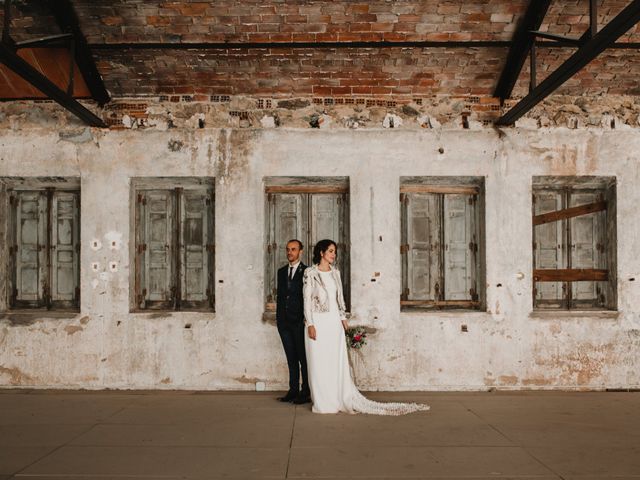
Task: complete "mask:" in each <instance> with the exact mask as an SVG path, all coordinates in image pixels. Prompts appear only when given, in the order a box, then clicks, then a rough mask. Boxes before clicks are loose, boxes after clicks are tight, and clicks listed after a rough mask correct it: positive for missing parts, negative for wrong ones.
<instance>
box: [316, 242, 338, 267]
mask: <svg viewBox="0 0 640 480" xmlns="http://www.w3.org/2000/svg"><path fill="white" fill-rule="evenodd" d="M331 245H333V246H334V247H336V255H337V254H338V245H337V244H336V242H334V241H333V240H329V239H328V238H327V239H324V240H320V241H319V242H318V243H316V244H315V245H314V247H313V263H314V264H315V265H318V264H319V263H320V259H322V256H321V255H320V254H321V253H324V252H326V251H327V250H328V249H329V247H330V246H331Z"/></svg>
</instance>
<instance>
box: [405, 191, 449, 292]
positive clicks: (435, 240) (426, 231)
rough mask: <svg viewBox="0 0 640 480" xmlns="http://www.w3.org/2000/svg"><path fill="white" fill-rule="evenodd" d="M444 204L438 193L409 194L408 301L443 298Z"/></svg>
mask: <svg viewBox="0 0 640 480" xmlns="http://www.w3.org/2000/svg"><path fill="white" fill-rule="evenodd" d="M440 203H441V202H440V196H439V195H437V194H431V193H412V194H407V241H408V254H407V255H408V259H407V288H408V290H409V291H408V295H407V299H408V300H424V301H431V300H439V299H440V297H441V293H442V280H441V279H440V270H441V254H440V253H441V252H440V250H441V248H440V229H441V225H440V223H441V222H440Z"/></svg>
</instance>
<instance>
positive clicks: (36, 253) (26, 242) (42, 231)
mask: <svg viewBox="0 0 640 480" xmlns="http://www.w3.org/2000/svg"><path fill="white" fill-rule="evenodd" d="M15 200H16V201H15V203H16V205H15V208H16V214H15V219H16V223H15V228H16V232H15V240H16V241H15V245H16V246H17V252H16V254H15V268H16V272H15V279H16V281H15V288H16V291H15V297H14V302H15V306H18V307H20V306H24V307H26V306H41V305H42V302H43V282H44V281H45V279H46V267H47V266H46V253H45V248H46V215H47V213H46V205H47V199H46V196H45V195H44V192H41V191H18V192H16V193H15Z"/></svg>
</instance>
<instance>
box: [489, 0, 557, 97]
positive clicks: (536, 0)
mask: <svg viewBox="0 0 640 480" xmlns="http://www.w3.org/2000/svg"><path fill="white" fill-rule="evenodd" d="M550 5H551V0H531V1H530V2H529V6H528V7H527V11H526V12H525V14H524V16H523V17H522V20H521V21H520V23H519V24H518V27H517V28H516V31H515V32H514V34H513V40H512V42H511V47H510V48H509V53H508V54H507V61H506V62H505V64H504V68H503V69H502V73H501V74H500V79H499V80H498V84H497V85H496V89H495V91H494V94H493V96H494V97H497V98H499V99H500V101H504V100H506V99H507V98H509V97H510V96H511V92H513V87H514V86H515V84H516V81H517V80H518V77H519V76H520V72H521V71H522V67H523V66H524V62H525V61H526V60H527V55H529V51H530V50H531V46H532V45H533V43H534V42H535V36H534V35H532V33H531V32H532V31H535V30H538V29H539V28H540V25H541V24H542V20H544V17H545V15H546V14H547V10H549V6H550Z"/></svg>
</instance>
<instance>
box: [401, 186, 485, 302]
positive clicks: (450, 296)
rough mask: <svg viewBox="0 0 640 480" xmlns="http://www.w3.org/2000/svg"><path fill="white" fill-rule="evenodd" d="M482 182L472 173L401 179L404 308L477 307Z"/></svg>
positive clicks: (478, 298) (481, 269) (480, 298)
mask: <svg viewBox="0 0 640 480" xmlns="http://www.w3.org/2000/svg"><path fill="white" fill-rule="evenodd" d="M456 182H459V183H456ZM482 186H483V182H482V179H476V178H475V177H474V178H469V177H463V178H456V179H449V178H448V177H403V178H402V179H401V187H400V212H401V246H400V254H401V260H402V293H401V299H400V301H401V305H402V307H403V308H475V309H477V308H481V306H482V304H483V289H482V288H481V286H482V284H483V283H484V282H483V281H481V280H480V278H481V276H482V272H483V265H482V261H481V258H482V252H483V245H482V243H483V242H482V235H481V225H482V222H481V214H482V204H483V195H482Z"/></svg>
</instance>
